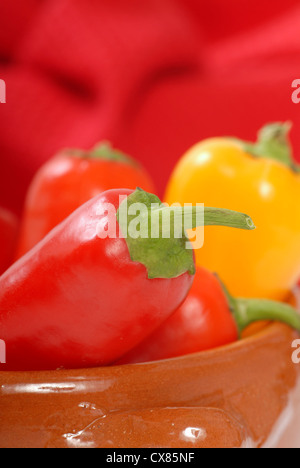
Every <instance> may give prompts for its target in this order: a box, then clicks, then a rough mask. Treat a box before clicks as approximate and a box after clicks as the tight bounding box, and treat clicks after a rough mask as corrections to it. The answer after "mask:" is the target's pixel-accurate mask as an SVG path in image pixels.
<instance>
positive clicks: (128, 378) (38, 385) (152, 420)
mask: <svg viewBox="0 0 300 468" xmlns="http://www.w3.org/2000/svg"><path fill="white" fill-rule="evenodd" d="M297 337H298V335H297V334H295V333H294V332H293V331H291V330H290V329H289V328H287V327H285V326H283V325H279V324H274V325H270V326H267V327H266V328H265V329H263V330H262V331H260V332H258V333H256V334H255V335H254V336H251V337H249V338H247V339H244V340H242V341H240V342H238V343H235V344H233V345H230V346H227V347H223V348H219V349H216V350H212V351H209V352H203V353H199V354H194V355H190V356H185V357H182V358H179V359H171V360H166V361H160V362H156V363H149V364H143V365H140V364H139V365H132V366H123V367H110V368H98V369H86V370H72V371H65V370H59V371H54V372H28V373H10V372H7V373H6V372H0V396H1V398H0V415H1V419H0V446H1V447H13V448H15V447H106V448H107V447H113V448H123V447H125V448H133V447H151V448H156V447H167V448H172V447H175V448H180V447H185V448H198V447H284V448H285V447H286V448H289V447H299V448H300V400H299V395H300V391H299V390H300V387H299V377H300V365H299V366H297V365H295V364H293V363H292V359H291V356H292V348H291V343H292V341H293V340H294V339H296V338H297ZM297 397H298V401H297Z"/></svg>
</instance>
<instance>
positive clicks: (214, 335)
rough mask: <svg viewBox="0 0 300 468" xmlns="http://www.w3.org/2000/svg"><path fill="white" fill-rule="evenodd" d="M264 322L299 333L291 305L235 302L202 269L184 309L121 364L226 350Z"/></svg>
mask: <svg viewBox="0 0 300 468" xmlns="http://www.w3.org/2000/svg"><path fill="white" fill-rule="evenodd" d="M264 320H267V321H270V320H271V321H272V320H278V321H280V322H283V323H286V324H288V325H290V326H291V327H292V328H295V329H296V330H299V331H300V315H299V314H298V313H297V312H296V310H295V309H293V308H292V307H290V306H289V305H287V304H283V303H278V302H273V301H268V300H262V299H233V298H232V297H231V296H230V295H229V293H228V292H227V291H226V289H225V288H224V287H223V285H222V284H221V282H220V280H219V279H218V278H217V277H216V276H215V275H213V274H212V273H210V272H209V271H208V270H205V269H203V268H199V269H197V274H196V276H195V280H194V284H193V287H192V289H191V291H190V294H189V295H188V297H187V299H186V301H185V302H184V303H183V304H182V306H181V307H179V309H178V310H177V311H176V312H175V313H174V314H173V315H172V316H171V317H170V318H168V319H167V320H166V321H165V322H164V323H163V324H162V325H161V326H160V327H159V328H158V329H157V330H156V331H155V332H154V333H152V334H151V335H150V336H149V337H148V338H147V339H146V340H145V341H143V342H142V343H141V344H140V345H139V346H137V347H136V348H135V349H133V350H132V351H130V352H129V353H128V354H127V355H125V356H124V357H123V358H122V359H121V360H120V361H119V362H118V364H133V363H138V362H149V361H156V360H160V359H168V358H173V357H178V356H183V355H185V354H191V353H196V352H200V351H205V350H209V349H213V348H216V347H219V346H224V345H227V344H230V343H233V342H235V341H237V340H238V339H239V337H240V336H241V334H242V332H243V331H244V330H245V329H246V328H247V327H248V326H249V325H250V324H252V323H254V322H257V321H264Z"/></svg>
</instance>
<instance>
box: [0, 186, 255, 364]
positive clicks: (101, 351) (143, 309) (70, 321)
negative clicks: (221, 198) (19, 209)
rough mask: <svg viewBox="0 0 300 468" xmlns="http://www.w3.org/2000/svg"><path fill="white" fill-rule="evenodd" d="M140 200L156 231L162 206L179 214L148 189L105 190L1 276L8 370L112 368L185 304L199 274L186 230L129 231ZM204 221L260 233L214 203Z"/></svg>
mask: <svg viewBox="0 0 300 468" xmlns="http://www.w3.org/2000/svg"><path fill="white" fill-rule="evenodd" d="M120 197H122V199H120ZM136 203H138V206H139V208H138V209H140V206H141V204H143V207H144V208H145V209H144V217H143V219H142V218H141V217H140V215H139V223H138V224H139V225H140V224H141V226H149V227H150V226H151V228H152V221H153V218H154V217H155V216H154V211H155V214H156V213H157V212H159V213H161V212H162V211H164V210H167V211H168V212H169V211H171V212H172V213H173V211H172V210H171V209H169V208H168V207H165V205H162V204H161V202H160V200H159V199H158V198H157V197H156V196H155V195H152V194H147V193H146V192H144V191H142V190H141V189H137V190H136V191H134V192H132V191H130V190H121V189H118V190H111V191H108V192H105V193H103V194H102V195H100V196H98V197H95V198H94V199H92V200H90V201H89V202H87V203H86V204H84V205H83V206H82V207H80V208H79V209H78V210H77V211H75V212H74V213H73V214H72V215H71V216H70V217H69V218H67V219H66V220H65V221H63V222H62V223H61V224H60V225H59V226H57V227H56V228H55V229H54V230H53V231H51V233H50V234H49V235H48V236H46V238H45V239H44V240H43V241H41V242H40V243H39V244H38V245H37V246H36V247H35V248H34V249H32V250H31V251H30V252H29V253H28V254H27V255H25V256H24V257H23V258H22V259H20V260H19V261H18V262H17V263H16V264H15V265H13V266H12V267H11V268H10V269H9V270H8V271H7V272H6V273H5V274H4V275H3V276H2V277H1V278H0V311H1V312H0V336H1V339H2V340H4V341H5V343H6V347H7V364H4V365H2V366H1V368H3V370H17V371H19V370H51V369H57V368H61V367H64V368H81V367H93V366H103V365H108V364H111V363H113V362H115V361H116V360H117V359H119V358H120V357H121V356H122V355H124V354H125V353H126V352H127V351H129V350H130V349H132V348H133V347H135V346H136V345H137V344H139V342H141V341H142V340H143V339H145V338H146V336H147V335H149V334H150V333H151V332H152V331H154V329H155V328H157V327H158V326H159V325H160V324H161V323H162V322H163V321H164V320H166V319H167V318H168V317H169V316H170V315H171V314H172V313H173V312H174V311H175V310H176V309H177V308H178V307H179V305H180V304H181V303H182V302H183V301H184V300H185V298H186V296H187V294H188V292H189V290H190V288H191V286H192V283H193V279H194V274H195V264H194V252H193V250H192V249H188V248H187V245H188V247H190V243H189V241H188V239H187V237H186V234H185V229H183V231H182V233H183V236H182V237H180V238H177V237H175V236H174V235H170V237H169V238H165V237H163V235H162V234H163V223H160V221H159V220H158V223H159V224H158V226H159V228H160V229H159V236H158V237H149V236H146V237H145V238H144V237H139V236H138V237H137V238H136V237H135V235H134V234H135V232H133V234H132V236H131V237H130V236H128V234H129V233H130V228H131V224H132V223H133V222H134V221H136V218H135V216H134V215H132V214H130V210H131V209H132V208H134V205H135V206H136ZM153 204H154V205H155V210H154V208H153ZM188 210H190V208H188ZM192 211H193V212H194V209H193V210H192ZM178 212H179V218H180V217H181V218H182V216H183V214H185V213H184V211H183V210H181V209H180V208H179V210H178V208H177V209H176V216H177V218H178ZM124 215H125V216H124ZM174 216H175V215H174ZM127 218H128V219H127ZM177 218H176V219H177ZM149 219H150V221H151V223H149V224H148V220H149ZM194 219H195V223H196V224H195V226H196V225H198V224H199V223H198V219H197V216H196V215H195V216H193V220H192V225H193V226H194ZM117 221H118V222H117ZM201 222H202V223H204V222H206V223H214V224H216V223H222V225H223V224H224V223H225V224H226V225H228V226H232V227H238V228H242V229H246V230H253V229H254V225H253V222H252V220H250V219H249V217H248V216H247V215H243V214H241V213H234V212H229V211H228V210H225V211H224V210H223V211H222V210H219V209H212V208H207V209H206V211H205V216H204V219H203V220H201ZM114 226H115V227H116V230H115V231H114V228H113V227H114ZM118 228H120V229H118ZM108 233H109V235H108ZM126 235H127V238H126Z"/></svg>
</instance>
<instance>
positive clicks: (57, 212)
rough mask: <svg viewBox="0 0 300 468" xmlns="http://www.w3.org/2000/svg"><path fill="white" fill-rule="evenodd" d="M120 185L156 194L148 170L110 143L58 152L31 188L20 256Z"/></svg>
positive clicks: (19, 250) (24, 219) (23, 225)
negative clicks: (84, 149)
mask: <svg viewBox="0 0 300 468" xmlns="http://www.w3.org/2000/svg"><path fill="white" fill-rule="evenodd" d="M120 187H127V188H128V189H132V190H134V189H135V188H136V187H141V188H142V189H143V190H145V191H147V192H150V193H155V187H154V183H153V181H152V180H151V178H150V176H149V175H148V173H147V172H146V171H145V169H144V168H143V167H142V166H140V165H139V163H138V162H137V161H135V160H133V159H132V158H130V157H129V156H127V155H125V154H123V153H121V152H120V151H118V150H115V149H113V148H112V147H111V146H110V144H109V143H103V144H100V145H98V146H96V147H95V148H94V149H93V150H91V151H83V150H72V149H70V150H63V151H61V152H60V153H58V154H57V155H56V156H55V157H54V158H52V159H50V160H49V161H48V162H47V163H46V164H45V165H44V166H43V167H42V168H41V169H40V170H39V171H38V172H37V174H36V176H35V178H34V179H33V181H32V183H31V186H30V188H29V192H28V196H27V199H26V203H25V208H24V215H23V220H22V226H21V233H20V239H19V245H18V250H17V258H20V257H22V255H24V254H25V253H27V252H28V251H29V250H30V249H31V248H32V247H34V246H35V245H36V244H37V243H38V242H39V241H40V240H42V239H43V238H44V237H45V236H46V234H48V233H49V232H50V231H51V230H52V229H53V228H54V227H55V226H57V225H58V224H59V223H60V222H62V221H63V220H64V219H66V218H67V217H68V216H69V215H70V214H71V213H73V211H75V210H76V209H77V208H79V207H80V206H81V205H83V204H84V203H85V202H87V201H88V200H90V199H91V198H94V197H95V196H97V195H99V194H101V193H102V192H105V191H107V190H111V189H114V188H120Z"/></svg>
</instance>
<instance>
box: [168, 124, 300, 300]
mask: <svg viewBox="0 0 300 468" xmlns="http://www.w3.org/2000/svg"><path fill="white" fill-rule="evenodd" d="M287 131H288V127H287V126H286V125H280V124H274V125H270V126H268V127H265V128H264V129H263V130H262V131H261V133H260V136H259V143H258V144H256V145H255V144H251V143H245V142H241V141H239V140H237V139H233V138H231V139H230V138H213V139H210V140H206V141H203V142H202V143H199V144H198V145H196V146H194V147H193V148H192V149H191V150H190V151H188V153H187V154H186V155H185V156H184V157H183V158H182V159H181V161H180V162H179V164H178V165H177V167H176V169H175V171H174V173H173V175H172V177H171V180H170V182H169V185H168V189H167V193H166V196H165V201H166V202H167V203H174V202H178V203H194V202H195V201H196V200H198V201H199V200H200V201H201V200H202V201H205V204H208V205H211V206H220V207H223V206H230V207H231V208H232V209H234V210H241V209H242V210H243V211H245V212H246V213H248V214H249V215H250V216H251V217H252V218H253V219H254V220H255V224H256V225H257V227H258V228H257V230H256V231H255V232H254V233H253V235H251V236H247V235H245V233H244V232H242V231H232V230H231V231H229V230H225V229H221V230H218V232H217V231H216V229H215V228H214V227H208V228H206V239H205V244H204V247H203V248H202V249H201V250H200V251H199V252H197V254H196V262H197V265H199V266H204V267H206V268H208V269H209V270H211V271H217V272H218V274H219V275H220V277H221V278H222V280H223V281H224V282H225V284H226V285H227V286H228V288H229V289H230V290H231V291H232V293H233V294H234V295H235V296H242V297H258V298H259V297H261V298H268V299H273V300H285V299H286V297H287V295H288V294H289V291H290V290H291V289H292V288H293V287H294V286H295V284H296V283H297V280H298V278H299V276H300V174H299V172H298V171H299V170H298V168H297V167H296V165H295V163H293V160H292V157H291V154H290V147H289V144H288V140H287ZM217 238H218V242H216V240H217ZM237 251H238V252H239V254H237V253H236V252H237Z"/></svg>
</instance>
